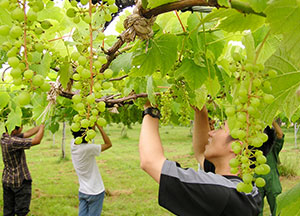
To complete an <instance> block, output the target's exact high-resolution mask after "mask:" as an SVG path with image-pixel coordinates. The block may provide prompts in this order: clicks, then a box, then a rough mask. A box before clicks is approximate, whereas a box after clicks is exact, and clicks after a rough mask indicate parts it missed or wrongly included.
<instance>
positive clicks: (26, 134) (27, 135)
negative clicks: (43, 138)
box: [23, 125, 41, 138]
mask: <svg viewBox="0 0 300 216" xmlns="http://www.w3.org/2000/svg"><path fill="white" fill-rule="evenodd" d="M40 127H41V125H40V126H36V127H34V128H31V129H29V130H28V131H26V132H24V133H23V137H24V138H28V137H32V136H33V135H35V134H36V133H37V132H38V131H39V129H40Z"/></svg>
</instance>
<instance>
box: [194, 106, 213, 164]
mask: <svg viewBox="0 0 300 216" xmlns="http://www.w3.org/2000/svg"><path fill="white" fill-rule="evenodd" d="M208 132H209V122H208V114H207V109H206V107H205V106H204V107H203V108H202V110H201V111H200V110H198V109H196V110H195V119H194V131H193V149H194V152H195V157H196V159H197V160H198V162H199V163H200V164H201V165H203V162H204V155H203V154H204V151H205V145H206V144H207V143H208Z"/></svg>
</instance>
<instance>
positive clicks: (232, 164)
mask: <svg viewBox="0 0 300 216" xmlns="http://www.w3.org/2000/svg"><path fill="white" fill-rule="evenodd" d="M239 164H240V162H239V160H238V159H237V158H232V159H231V160H230V162H229V165H230V167H231V168H235V167H238V166H239Z"/></svg>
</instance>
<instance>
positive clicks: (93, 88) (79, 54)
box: [66, 0, 118, 144]
mask: <svg viewBox="0 0 300 216" xmlns="http://www.w3.org/2000/svg"><path fill="white" fill-rule="evenodd" d="M114 2H115V1H114V0H108V1H104V2H103V3H101V4H99V3H97V4H95V5H92V4H91V1H88V0H81V1H80V4H81V5H84V6H85V5H87V4H88V3H89V4H88V7H87V8H85V7H83V8H82V7H78V4H77V1H74V0H73V1H71V5H72V7H70V8H69V9H68V10H67V11H66V15H67V16H68V17H69V18H71V19H73V22H74V23H78V22H80V20H82V21H84V22H85V23H86V24H88V25H89V30H90V34H89V35H86V37H85V38H84V41H82V45H83V46H82V47H83V48H82V49H80V50H76V51H73V52H72V53H71V55H70V58H71V61H72V62H73V65H75V72H74V74H73V76H72V79H73V81H74V83H73V88H74V89H76V90H78V91H79V92H80V93H79V94H78V95H74V96H73V98H72V101H73V105H74V109H75V110H76V111H77V112H78V114H77V115H76V116H75V117H74V119H73V123H72V125H71V129H72V130H73V131H75V132H76V131H79V130H80V129H81V128H85V129H86V131H85V133H84V135H86V140H87V141H89V140H91V139H93V137H94V135H95V134H94V133H93V132H90V131H93V129H90V128H91V127H93V126H94V125H95V123H97V124H98V125H99V126H105V125H106V120H105V119H104V118H103V117H101V116H100V115H101V113H103V112H104V111H105V107H106V104H105V102H104V101H100V102H98V103H97V102H96V99H100V98H101V97H102V96H104V94H106V92H109V91H111V90H112V89H113V88H112V87H113V84H112V82H110V81H109V79H110V78H111V77H112V76H113V73H114V72H113V71H112V70H111V69H109V68H108V69H106V70H105V71H104V72H103V73H100V70H101V68H102V67H103V66H104V65H105V64H106V63H107V59H106V57H105V56H104V55H103V54H101V53H95V51H94V50H93V49H92V50H91V47H93V41H94V40H97V41H103V40H104V39H105V35H104V33H103V32H102V31H99V30H98V29H94V28H93V25H94V24H97V25H99V23H94V22H93V17H94V16H95V13H96V12H99V13H100V14H102V18H103V21H110V20H111V13H112V12H114V11H115V9H118V8H117V6H116V5H115V4H114ZM108 15H109V16H110V19H108V18H107V16H108ZM97 21H99V20H97ZM104 23H105V22H103V23H102V25H104ZM97 27H99V26H97ZM91 36H92V37H91ZM81 138H82V137H81ZM80 141H82V140H81V139H80V137H79V138H78V139H77V140H75V143H76V144H80V143H81V142H80Z"/></svg>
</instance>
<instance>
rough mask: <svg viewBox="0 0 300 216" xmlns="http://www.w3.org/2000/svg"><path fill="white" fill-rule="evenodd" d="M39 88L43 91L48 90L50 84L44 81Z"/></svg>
mask: <svg viewBox="0 0 300 216" xmlns="http://www.w3.org/2000/svg"><path fill="white" fill-rule="evenodd" d="M40 88H41V89H42V91H43V92H48V91H50V89H51V85H50V84H49V83H48V82H44V83H43V84H42V85H41V87H40Z"/></svg>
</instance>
